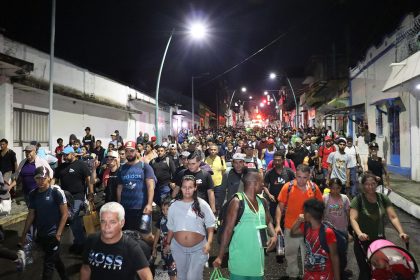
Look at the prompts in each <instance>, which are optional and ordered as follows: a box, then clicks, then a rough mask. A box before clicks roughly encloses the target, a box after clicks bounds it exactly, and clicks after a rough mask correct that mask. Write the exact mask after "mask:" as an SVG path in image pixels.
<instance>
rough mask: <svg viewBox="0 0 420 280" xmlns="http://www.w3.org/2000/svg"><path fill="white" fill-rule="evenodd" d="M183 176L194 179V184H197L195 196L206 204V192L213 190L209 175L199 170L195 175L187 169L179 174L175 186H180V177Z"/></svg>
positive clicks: (207, 196)
mask: <svg viewBox="0 0 420 280" xmlns="http://www.w3.org/2000/svg"><path fill="white" fill-rule="evenodd" d="M185 175H193V176H194V177H195V183H196V184H197V195H198V197H200V198H202V199H204V200H205V201H206V202H207V203H208V202H209V195H208V193H207V191H208V190H211V189H213V188H214V184H213V179H212V178H211V175H210V173H208V172H207V171H204V170H201V169H200V171H198V172H196V173H194V172H191V171H190V170H189V169H185V170H184V171H181V172H180V173H179V176H178V181H177V183H176V185H177V186H181V183H182V177H184V176H185Z"/></svg>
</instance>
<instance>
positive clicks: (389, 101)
mask: <svg viewBox="0 0 420 280" xmlns="http://www.w3.org/2000/svg"><path fill="white" fill-rule="evenodd" d="M370 105H373V106H382V105H385V106H386V108H387V109H389V108H390V107H398V108H399V111H400V112H402V111H405V110H406V109H405V106H404V103H403V102H402V100H401V97H392V98H384V99H380V100H377V101H375V102H373V103H371V104H370Z"/></svg>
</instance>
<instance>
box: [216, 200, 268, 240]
mask: <svg viewBox="0 0 420 280" xmlns="http://www.w3.org/2000/svg"><path fill="white" fill-rule="evenodd" d="M244 195H245V194H244V193H242V192H237V193H235V194H234V195H233V196H232V197H231V198H230V199H229V200H228V201H226V203H225V204H223V206H222V209H221V210H220V214H219V218H218V220H217V225H218V227H217V243H219V244H220V243H221V242H222V236H223V232H224V231H225V226H226V225H225V222H226V216H227V212H228V208H229V204H230V202H231V201H232V199H234V198H235V197H237V198H238V199H239V209H238V215H237V216H236V221H235V227H236V225H237V224H238V223H239V222H240V220H241V217H242V215H243V214H244V210H245V199H244ZM257 197H258V198H259V199H260V200H261V202H262V204H263V205H264V209H265V211H268V210H267V203H266V200H265V199H264V198H263V197H262V196H260V195H257Z"/></svg>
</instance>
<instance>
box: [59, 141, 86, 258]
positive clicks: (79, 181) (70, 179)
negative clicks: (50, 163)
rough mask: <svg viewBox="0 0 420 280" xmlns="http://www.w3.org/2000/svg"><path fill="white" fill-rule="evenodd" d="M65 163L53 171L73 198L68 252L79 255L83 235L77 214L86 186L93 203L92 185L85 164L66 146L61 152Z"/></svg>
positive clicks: (83, 199)
mask: <svg viewBox="0 0 420 280" xmlns="http://www.w3.org/2000/svg"><path fill="white" fill-rule="evenodd" d="M63 154H64V160H65V163H63V164H61V165H60V166H58V167H57V169H56V170H55V174H54V176H55V178H56V179H57V180H60V186H61V188H62V189H63V190H65V191H68V192H69V193H71V195H72V196H73V198H74V203H73V205H72V209H71V212H72V214H73V220H72V222H71V223H70V229H71V231H72V233H73V236H74V240H73V245H72V246H71V247H70V249H69V251H70V252H72V253H76V254H80V253H82V251H83V246H84V242H85V239H86V238H85V233H84V230H83V222H82V217H80V215H79V213H80V211H81V210H82V208H83V206H84V202H85V192H86V191H85V190H86V186H89V193H88V196H87V197H88V199H89V200H90V201H93V185H92V184H91V182H90V175H91V173H90V171H89V167H88V165H87V163H86V162H84V161H82V160H78V159H77V156H76V154H75V151H74V149H73V148H72V147H70V146H67V147H66V148H64V150H63Z"/></svg>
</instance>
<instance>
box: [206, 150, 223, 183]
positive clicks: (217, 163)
mask: <svg viewBox="0 0 420 280" xmlns="http://www.w3.org/2000/svg"><path fill="white" fill-rule="evenodd" d="M205 163H207V164H208V165H210V168H211V170H213V175H212V176H211V178H212V179H213V183H214V185H215V186H220V185H221V184H222V176H223V173H224V171H225V170H226V164H225V163H223V162H222V158H221V157H219V156H216V157H215V158H214V159H212V158H211V157H207V158H206V160H205Z"/></svg>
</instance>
